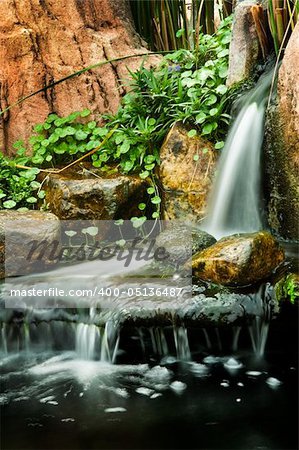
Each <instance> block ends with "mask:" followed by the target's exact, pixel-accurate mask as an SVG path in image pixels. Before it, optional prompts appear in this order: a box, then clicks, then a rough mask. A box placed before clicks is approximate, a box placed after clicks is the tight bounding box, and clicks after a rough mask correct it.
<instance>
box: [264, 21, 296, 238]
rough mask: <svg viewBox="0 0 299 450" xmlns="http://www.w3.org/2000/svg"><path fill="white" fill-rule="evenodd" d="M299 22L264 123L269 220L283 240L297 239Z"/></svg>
mask: <svg viewBox="0 0 299 450" xmlns="http://www.w3.org/2000/svg"><path fill="white" fill-rule="evenodd" d="M298 61H299V23H298V24H297V25H296V27H295V29H294V31H293V34H292V36H291V38H290V40H289V43H288V45H287V48H286V51H285V56H284V58H283V62H282V65H281V68H280V70H279V75H278V96H277V104H276V105H273V106H272V108H271V111H270V112H268V115H267V122H266V140H265V154H266V172H267V177H266V180H268V186H267V190H268V221H269V224H270V226H271V228H272V229H273V230H274V231H275V232H276V233H279V234H280V235H281V236H282V237H283V238H286V239H292V240H296V239H299V227H298V223H299V185H298V174H299V83H298V80H299V64H298Z"/></svg>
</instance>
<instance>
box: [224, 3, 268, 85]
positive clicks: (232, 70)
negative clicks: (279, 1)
mask: <svg viewBox="0 0 299 450" xmlns="http://www.w3.org/2000/svg"><path fill="white" fill-rule="evenodd" d="M252 8H257V2H256V1H254V0H245V1H243V2H239V3H238V4H237V6H236V9H235V13H234V21H233V28H232V40H231V44H230V50H229V70H228V76H227V86H232V85H233V84H235V83H240V82H242V81H244V80H246V79H248V78H249V77H250V76H251V75H252V72H253V70H254V68H255V66H256V65H257V63H258V62H259V60H260V59H261V56H262V50H261V46H260V42H259V38H258V33H257V29H256V24H255V20H254V16H253V14H252V11H253V10H252ZM260 8H262V7H260Z"/></svg>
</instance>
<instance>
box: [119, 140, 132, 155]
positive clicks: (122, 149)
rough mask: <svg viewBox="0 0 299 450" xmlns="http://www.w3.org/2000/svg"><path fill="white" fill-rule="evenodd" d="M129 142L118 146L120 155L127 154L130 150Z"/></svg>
mask: <svg viewBox="0 0 299 450" xmlns="http://www.w3.org/2000/svg"><path fill="white" fill-rule="evenodd" d="M130 146H131V144H130V141H124V142H123V143H122V144H121V146H120V152H121V153H127V152H128V151H129V150H130Z"/></svg>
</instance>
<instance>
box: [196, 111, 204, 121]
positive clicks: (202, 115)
mask: <svg viewBox="0 0 299 450" xmlns="http://www.w3.org/2000/svg"><path fill="white" fill-rule="evenodd" d="M206 118H207V116H206V114H205V113H204V112H203V111H201V112H199V113H198V114H197V115H196V117H195V119H196V122H197V123H203V122H204V121H205V120H206Z"/></svg>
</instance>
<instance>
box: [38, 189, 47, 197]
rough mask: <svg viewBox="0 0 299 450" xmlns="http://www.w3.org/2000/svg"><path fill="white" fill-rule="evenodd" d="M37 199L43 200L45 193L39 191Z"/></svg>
mask: <svg viewBox="0 0 299 450" xmlns="http://www.w3.org/2000/svg"><path fill="white" fill-rule="evenodd" d="M37 196H38V198H40V199H43V198H45V196H46V192H45V191H39V193H38V194H37Z"/></svg>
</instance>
